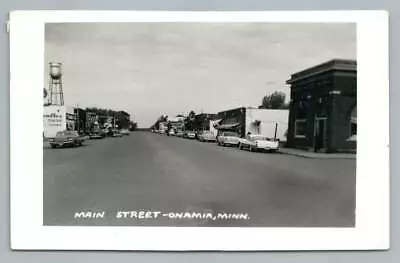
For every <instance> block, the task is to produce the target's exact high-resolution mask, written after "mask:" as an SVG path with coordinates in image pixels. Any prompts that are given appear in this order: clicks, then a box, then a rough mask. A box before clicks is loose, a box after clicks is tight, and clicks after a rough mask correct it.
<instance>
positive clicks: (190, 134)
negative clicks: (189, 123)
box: [186, 131, 196, 139]
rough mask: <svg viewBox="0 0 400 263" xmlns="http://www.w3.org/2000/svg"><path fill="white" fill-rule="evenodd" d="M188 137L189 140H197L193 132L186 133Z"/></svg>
mask: <svg viewBox="0 0 400 263" xmlns="http://www.w3.org/2000/svg"><path fill="white" fill-rule="evenodd" d="M186 136H187V138H189V139H196V133H195V132H193V131H188V132H187V133H186Z"/></svg>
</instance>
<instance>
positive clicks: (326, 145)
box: [287, 59, 357, 152]
mask: <svg viewBox="0 0 400 263" xmlns="http://www.w3.org/2000/svg"><path fill="white" fill-rule="evenodd" d="M287 83H288V84H289V85H290V89H291V91H290V97H291V100H290V107H289V111H290V113H289V128H288V133H287V146H288V147H292V148H303V149H307V150H312V151H316V152H347V151H350V152H353V151H355V150H356V138H357V63H356V61H354V60H342V59H334V60H330V61H328V62H325V63H323V64H320V65H317V66H314V67H311V68H308V69H305V70H303V71H300V72H298V73H295V74H293V75H291V78H290V79H289V80H288V81H287Z"/></svg>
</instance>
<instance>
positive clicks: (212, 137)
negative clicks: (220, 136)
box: [198, 131, 217, 142]
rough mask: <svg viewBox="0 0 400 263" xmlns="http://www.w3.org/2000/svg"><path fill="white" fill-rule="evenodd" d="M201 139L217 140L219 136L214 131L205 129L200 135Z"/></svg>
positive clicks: (205, 140)
mask: <svg viewBox="0 0 400 263" xmlns="http://www.w3.org/2000/svg"><path fill="white" fill-rule="evenodd" d="M198 138H199V141H201V142H216V141H217V136H216V135H215V133H214V132H211V131H204V132H202V133H200V134H199V135H198Z"/></svg>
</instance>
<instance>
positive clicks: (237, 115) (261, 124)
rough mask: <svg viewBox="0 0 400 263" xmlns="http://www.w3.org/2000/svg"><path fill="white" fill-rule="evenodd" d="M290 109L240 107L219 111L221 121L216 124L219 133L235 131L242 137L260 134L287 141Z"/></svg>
mask: <svg viewBox="0 0 400 263" xmlns="http://www.w3.org/2000/svg"><path fill="white" fill-rule="evenodd" d="M288 116H289V111H288V110H286V109H276V110H275V109H259V108H253V107H240V108H236V109H232V110H227V111H222V112H219V113H218V118H219V119H220V121H219V122H218V123H217V124H216V125H215V128H216V129H217V130H218V133H219V134H220V133H221V132H224V131H233V132H236V133H238V134H239V136H240V137H245V135H246V134H248V133H251V134H258V135H263V136H266V137H268V138H271V139H272V138H274V139H278V140H280V141H286V131H287V129H288Z"/></svg>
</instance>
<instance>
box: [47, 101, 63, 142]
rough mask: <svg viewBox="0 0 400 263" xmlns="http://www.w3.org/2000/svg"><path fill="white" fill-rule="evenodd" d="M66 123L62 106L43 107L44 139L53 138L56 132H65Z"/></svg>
mask: <svg viewBox="0 0 400 263" xmlns="http://www.w3.org/2000/svg"><path fill="white" fill-rule="evenodd" d="M66 122H67V120H66V114H65V107H64V106H56V105H50V106H45V107H43V132H44V137H54V136H56V133H57V132H59V131H63V130H65V129H66Z"/></svg>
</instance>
